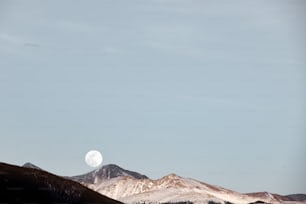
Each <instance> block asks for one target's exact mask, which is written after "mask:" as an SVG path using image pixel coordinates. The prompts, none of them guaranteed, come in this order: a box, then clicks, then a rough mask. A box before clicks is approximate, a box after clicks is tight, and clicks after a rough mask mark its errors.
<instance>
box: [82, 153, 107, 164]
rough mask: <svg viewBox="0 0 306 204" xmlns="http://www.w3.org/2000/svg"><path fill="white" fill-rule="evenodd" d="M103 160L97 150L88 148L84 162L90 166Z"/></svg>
mask: <svg viewBox="0 0 306 204" xmlns="http://www.w3.org/2000/svg"><path fill="white" fill-rule="evenodd" d="M102 161H103V157H102V154H101V153H100V152H99V151H97V150H90V151H89V152H87V154H86V155H85V162H86V164H87V165H88V166H90V167H97V166H99V165H100V164H101V163H102Z"/></svg>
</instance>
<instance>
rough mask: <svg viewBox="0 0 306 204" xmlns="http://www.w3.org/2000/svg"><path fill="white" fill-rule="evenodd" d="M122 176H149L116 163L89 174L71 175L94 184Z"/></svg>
mask: <svg viewBox="0 0 306 204" xmlns="http://www.w3.org/2000/svg"><path fill="white" fill-rule="evenodd" d="M121 176H130V177H132V178H134V179H147V178H148V177H147V176H145V175H142V174H139V173H137V172H134V171H129V170H126V169H123V168H121V167H119V166H117V165H115V164H109V165H105V166H103V167H101V168H99V169H96V170H94V171H91V172H89V173H87V174H83V175H79V176H73V177H70V178H71V179H72V180H74V181H78V182H81V183H87V184H93V183H97V182H101V181H105V180H109V179H112V178H117V177H121Z"/></svg>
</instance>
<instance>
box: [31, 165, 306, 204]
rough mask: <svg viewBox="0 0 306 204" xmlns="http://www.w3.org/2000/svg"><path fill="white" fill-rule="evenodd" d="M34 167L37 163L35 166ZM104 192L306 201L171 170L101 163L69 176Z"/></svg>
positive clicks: (154, 197) (129, 197) (130, 198)
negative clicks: (162, 172)
mask: <svg viewBox="0 0 306 204" xmlns="http://www.w3.org/2000/svg"><path fill="white" fill-rule="evenodd" d="M34 166H35V165H34ZM66 178H69V179H71V180H74V181H77V182H79V183H81V184H83V185H85V186H86V187H88V188H90V189H92V190H94V191H97V192H99V193H101V194H103V195H106V196H108V197H111V198H113V199H116V200H120V201H121V202H124V203H137V202H142V201H145V202H147V203H149V202H164V203H173V202H183V201H188V202H194V203H209V202H215V203H256V202H264V203H292V202H293V203H306V202H305V201H306V200H303V196H306V195H304V194H297V196H296V197H294V196H293V197H290V195H288V196H284V195H279V194H275V193H269V192H255V193H245V194H242V193H239V192H235V191H233V190H229V189H226V188H223V187H221V186H216V185H211V184H207V183H204V182H202V181H198V180H195V179H191V178H184V177H181V176H179V175H177V174H174V173H171V174H168V175H166V176H163V177H161V178H159V179H155V180H154V179H150V178H148V177H147V176H145V175H143V174H140V173H137V172H135V171H130V170H126V169H123V168H121V167H120V166H118V165H115V164H108V165H105V166H102V167H100V168H98V169H96V170H93V171H91V172H88V173H85V174H82V175H78V176H72V177H66Z"/></svg>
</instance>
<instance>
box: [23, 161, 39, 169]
mask: <svg viewBox="0 0 306 204" xmlns="http://www.w3.org/2000/svg"><path fill="white" fill-rule="evenodd" d="M22 167H26V168H32V169H39V170H42V169H41V168H39V167H38V166H36V165H34V164H32V163H30V162H27V163H25V164H24V165H22Z"/></svg>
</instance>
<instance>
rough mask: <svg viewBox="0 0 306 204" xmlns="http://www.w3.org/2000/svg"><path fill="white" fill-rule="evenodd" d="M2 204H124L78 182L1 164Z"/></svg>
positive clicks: (0, 191)
mask: <svg viewBox="0 0 306 204" xmlns="http://www.w3.org/2000/svg"><path fill="white" fill-rule="evenodd" d="M0 203H20V204H21V203H44V204H51V203H58V204H59V203H63V204H64V203H65V204H66V203H71V204H72V203H73V204H81V203H84V204H86V203H90V204H94V203H95V204H98V203H101V204H120V202H119V201H115V200H113V199H110V198H108V197H106V196H103V195H101V194H99V193H96V192H94V191H92V190H90V189H88V188H86V187H84V186H83V185H81V184H79V183H77V182H74V181H71V180H68V179H64V178H62V177H59V176H56V175H53V174H50V173H48V172H45V171H41V170H39V169H33V168H26V167H18V166H15V165H10V164H5V163H0Z"/></svg>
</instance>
